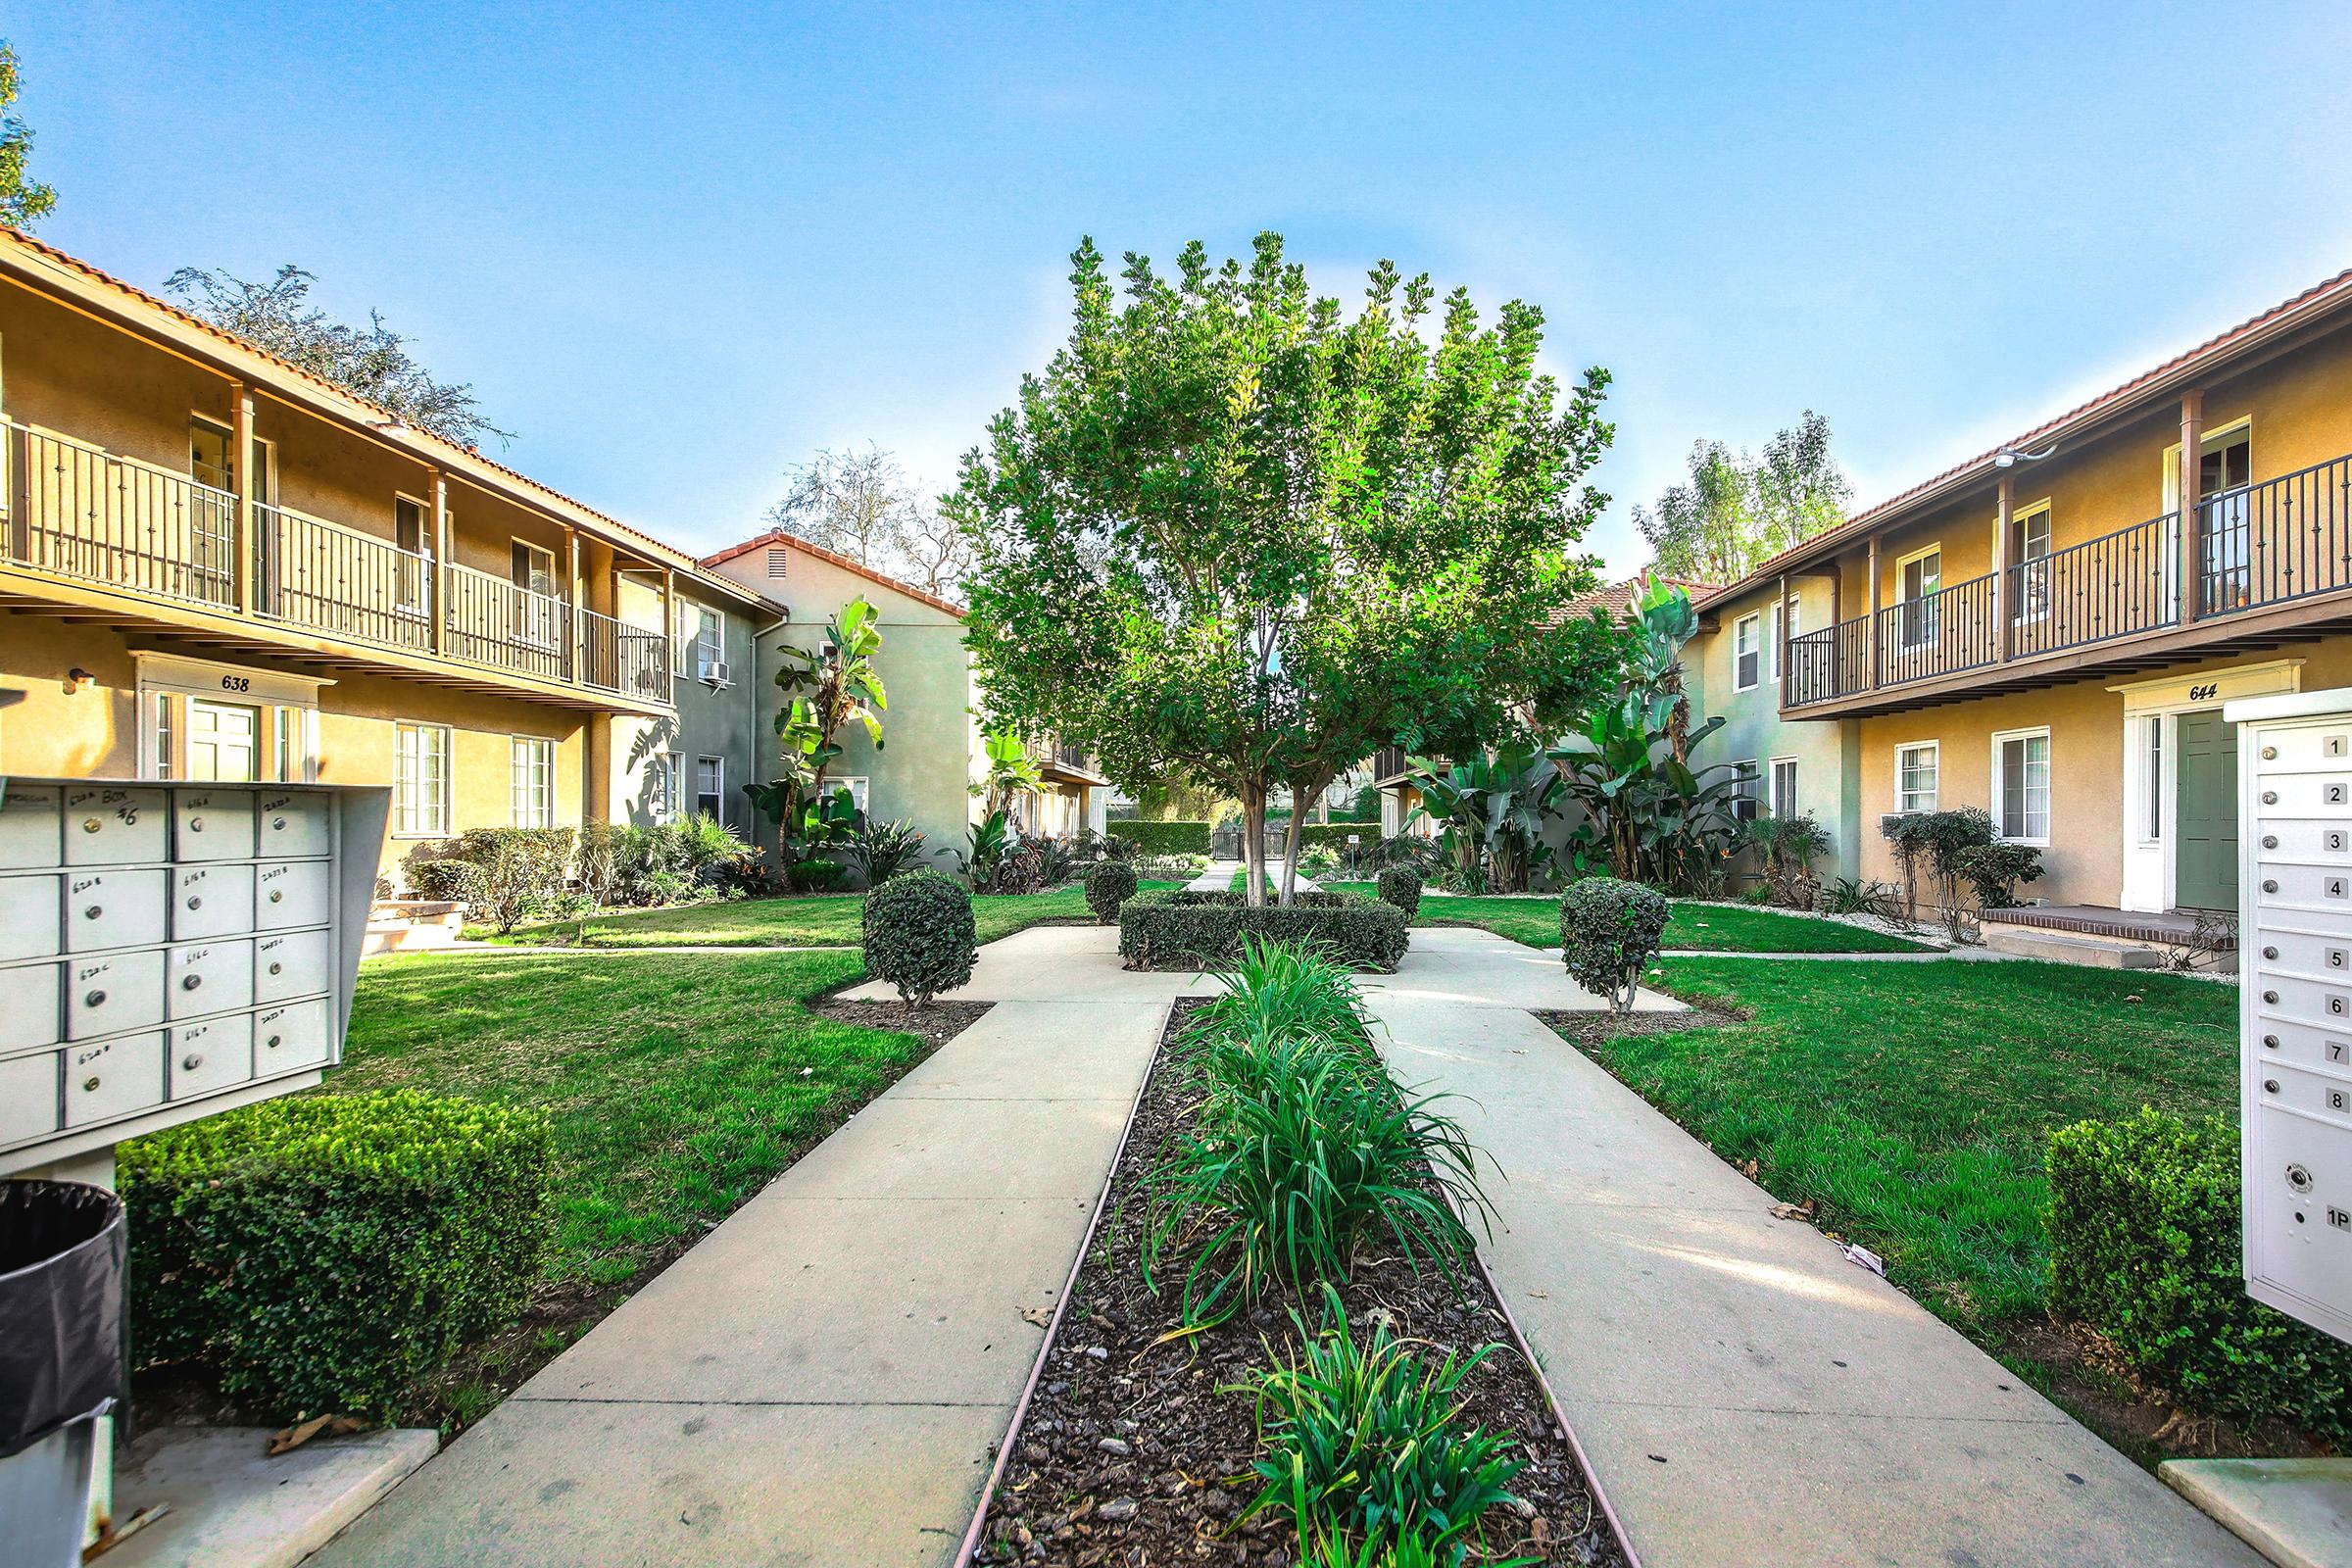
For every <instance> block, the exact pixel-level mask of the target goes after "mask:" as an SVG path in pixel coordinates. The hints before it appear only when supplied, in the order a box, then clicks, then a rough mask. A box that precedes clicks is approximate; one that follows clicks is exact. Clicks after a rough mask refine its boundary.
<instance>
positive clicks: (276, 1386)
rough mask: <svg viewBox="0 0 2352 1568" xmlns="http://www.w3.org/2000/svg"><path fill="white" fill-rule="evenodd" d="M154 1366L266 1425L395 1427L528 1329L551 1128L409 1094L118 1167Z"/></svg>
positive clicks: (549, 1180) (324, 1098) (141, 1352)
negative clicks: (344, 1421)
mask: <svg viewBox="0 0 2352 1568" xmlns="http://www.w3.org/2000/svg"><path fill="white" fill-rule="evenodd" d="M119 1156H120V1160H121V1174H120V1186H121V1189H122V1193H123V1201H124V1202H125V1203H127V1204H128V1205H129V1209H130V1278H131V1292H132V1310H131V1324H132V1330H133V1335H134V1348H135V1351H136V1354H137V1356H138V1360H139V1362H140V1363H141V1364H142V1365H144V1364H148V1363H153V1362H159V1361H201V1362H204V1363H206V1364H208V1365H210V1366H212V1367H213V1368H214V1369H215V1370H216V1371H217V1372H218V1373H219V1375H220V1379H221V1389H222V1391H223V1392H225V1393H227V1394H230V1395H233V1396H236V1397H239V1398H241V1399H245V1400H248V1401H251V1402H252V1403H253V1404H255V1405H256V1406H258V1407H261V1408H262V1409H265V1410H267V1411H268V1412H269V1413H270V1416H272V1417H273V1418H279V1419H284V1420H289V1421H290V1420H299V1419H302V1418H304V1417H306V1416H311V1415H322V1414H326V1413H328V1412H330V1411H331V1412H336V1413H341V1414H346V1415H362V1416H387V1415H391V1414H394V1413H395V1412H397V1411H398V1410H399V1408H400V1407H401V1405H402V1403H403V1402H404V1400H405V1399H407V1398H408V1397H410V1395H411V1393H412V1391H413V1390H415V1388H416V1387H417V1384H418V1383H419V1382H421V1381H422V1380H424V1379H426V1378H429V1377H430V1376H431V1375H432V1374H433V1373H434V1372H436V1371H438V1370H439V1369H440V1367H441V1366H442V1364H443V1363H444V1362H446V1361H447V1360H448V1359H449V1357H450V1356H451V1355H452V1354H454V1353H455V1352H456V1351H457V1350H458V1348H460V1347H461V1346H463V1345H465V1344H466V1343H467V1342H468V1341H470V1340H473V1339H477V1338H479V1337H480V1336H482V1335H484V1334H487V1333H489V1332H491V1331H492V1330H495V1329H499V1328H503V1327H505V1326H506V1325H507V1324H509V1323H512V1322H513V1321H515V1318H517V1317H518V1316H520V1315H521V1312H522V1308H523V1303H524V1299H525V1298H526V1297H527V1295H528V1294H529V1291H530V1287H531V1284H532V1282H533V1281H534V1280H536V1279H537V1278H538V1275H539V1269H540V1264H541V1261H542V1258H543V1256H544V1253H545V1251H546V1248H547V1240H548V1236H549V1234H550V1229H551V1226H552V1224H553V1216H552V1208H553V1198H554V1191H555V1170H554V1139H553V1135H552V1134H551V1133H550V1131H549V1127H548V1120H547V1117H546V1116H545V1115H544V1114H543V1113H542V1112H540V1111H537V1110H533V1109H527V1108H519V1107H515V1106H507V1105H494V1104H486V1103H480V1102H476V1101H470V1100H457V1099H451V1098H448V1097H445V1096H441V1095H430V1094H426V1093H424V1092H422V1091H421V1090H414V1089H410V1090H399V1091H394V1092H390V1093H379V1094H365V1095H303V1096H297V1097H294V1098H291V1099H286V1100H272V1101H267V1102H264V1103H261V1104H258V1105H252V1106H248V1107H245V1108H243V1109H240V1110H231V1111H225V1112H223V1113H221V1114H220V1115H218V1116H208V1117H206V1118H205V1119H203V1120H202V1121H194V1122H189V1123H187V1124H185V1125H183V1126H179V1127H173V1128H171V1129H168V1130H167V1131H164V1132H160V1133H154V1134H151V1135H149V1136H148V1137H145V1138H139V1139H133V1140H132V1141H131V1142H129V1143H126V1144H123V1146H122V1147H121V1149H120V1150H119Z"/></svg>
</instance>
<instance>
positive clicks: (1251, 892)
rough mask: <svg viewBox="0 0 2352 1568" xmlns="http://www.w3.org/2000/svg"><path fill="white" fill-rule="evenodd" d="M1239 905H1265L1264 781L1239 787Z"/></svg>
mask: <svg viewBox="0 0 2352 1568" xmlns="http://www.w3.org/2000/svg"><path fill="white" fill-rule="evenodd" d="M1242 869H1243V871H1244V872H1245V873H1246V874H1245V875H1244V876H1243V878H1242V882H1243V890H1242V902H1243V903H1244V904H1247V905H1248V906H1250V907H1251V908H1252V909H1262V908H1264V907H1265V905H1266V884H1265V875H1266V786H1265V781H1264V780H1263V779H1250V780H1249V781H1247V782H1245V783H1244V784H1243V785H1242Z"/></svg>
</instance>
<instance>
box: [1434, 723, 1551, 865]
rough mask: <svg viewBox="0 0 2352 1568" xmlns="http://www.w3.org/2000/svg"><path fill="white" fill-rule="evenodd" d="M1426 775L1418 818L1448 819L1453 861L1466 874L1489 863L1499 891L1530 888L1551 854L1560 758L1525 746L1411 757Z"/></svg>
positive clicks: (1444, 820)
mask: <svg viewBox="0 0 2352 1568" xmlns="http://www.w3.org/2000/svg"><path fill="white" fill-rule="evenodd" d="M1412 766H1413V767H1414V768H1416V769H1417V770H1418V771H1419V772H1420V774H1421V777H1420V780H1419V787H1420V791H1421V805H1420V806H1419V807H1417V808H1416V809H1415V810H1414V813H1413V815H1414V818H1415V820H1419V819H1421V818H1423V817H1427V818H1428V819H1430V820H1433V821H1438V822H1443V823H1444V824H1445V825H1446V826H1445V835H1444V836H1445V838H1446V840H1447V842H1448V847H1449V848H1450V849H1451V850H1452V853H1453V856H1454V865H1455V868H1456V869H1457V870H1458V871H1460V872H1461V873H1462V874H1463V875H1464V877H1465V878H1476V877H1477V875H1478V874H1479V872H1480V870H1481V869H1482V867H1483V869H1484V871H1485V876H1486V885H1487V887H1488V889H1489V891H1491V892H1495V893H1524V892H1525V891H1527V885H1528V881H1529V878H1530V877H1531V876H1532V875H1533V873H1534V872H1535V870H1536V868H1537V867H1538V866H1540V865H1541V864H1542V863H1543V862H1544V859H1545V858H1547V857H1548V856H1549V855H1550V853H1551V851H1550V848H1549V847H1548V846H1547V845H1545V844H1544V824H1545V823H1546V822H1547V821H1549V820H1550V819H1551V817H1552V816H1553V815H1555V814H1556V811H1555V809H1554V807H1555V803H1556V802H1557V801H1558V799H1559V796H1560V791H1561V789H1562V787H1563V780H1562V778H1561V775H1560V769H1559V765H1558V763H1556V762H1555V761H1553V760H1552V759H1550V758H1549V757H1546V756H1544V754H1543V753H1541V752H1538V751H1536V750H1534V749H1533V748H1531V747H1525V746H1506V747H1504V748H1503V749H1501V750H1500V751H1497V752H1495V754H1494V755H1493V756H1492V757H1490V756H1488V755H1486V754H1484V753H1479V754H1475V755H1473V756H1471V757H1469V758H1466V759H1464V760H1461V761H1459V762H1455V763H1454V764H1453V765H1452V766H1450V767H1445V768H1441V767H1439V766H1438V765H1437V764H1436V763H1434V762H1431V761H1429V760H1427V759H1425V758H1418V757H1416V758H1414V759H1412Z"/></svg>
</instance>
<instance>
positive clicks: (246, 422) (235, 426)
mask: <svg viewBox="0 0 2352 1568" xmlns="http://www.w3.org/2000/svg"><path fill="white" fill-rule="evenodd" d="M228 396H229V418H228V424H229V431H230V434H229V438H228V440H229V459H228V482H229V486H230V489H231V491H232V493H233V494H234V495H235V496H236V500H235V501H233V502H232V503H230V505H231V506H233V507H234V508H235V509H236V515H235V517H234V518H233V519H232V520H231V522H230V523H229V529H228V550H229V572H230V575H231V576H233V577H234V578H235V579H236V584H237V613H238V614H240V615H250V614H252V613H253V576H254V567H255V565H256V564H258V563H259V562H260V560H261V528H260V526H259V524H260V521H261V519H260V518H259V517H257V516H255V515H254V511H253V503H254V500H255V494H254V484H253V478H254V475H253V396H252V394H251V393H249V392H247V391H246V390H245V383H244V382H242V381H231V382H229V383H228Z"/></svg>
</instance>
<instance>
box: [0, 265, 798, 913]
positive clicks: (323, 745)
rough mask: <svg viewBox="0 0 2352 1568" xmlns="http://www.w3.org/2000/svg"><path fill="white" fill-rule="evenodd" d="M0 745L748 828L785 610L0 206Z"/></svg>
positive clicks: (434, 806) (438, 830) (467, 809)
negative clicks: (755, 667) (203, 316)
mask: <svg viewBox="0 0 2352 1568" xmlns="http://www.w3.org/2000/svg"><path fill="white" fill-rule="evenodd" d="M0 436H4V437H5V440H4V443H0V517H4V519H5V526H4V530H0V770H4V771H6V772H10V773H25V774H64V775H76V776H111V777H140V778H154V779H163V778H187V779H235V780H254V781H265V782H266V781H270V780H281V779H283V780H316V781H319V782H326V783H377V784H391V785H393V786H394V788H395V802H394V810H393V820H392V825H391V834H390V837H389V838H388V840H387V842H386V845H385V848H384V854H383V866H382V869H383V874H384V875H385V876H386V877H388V878H390V879H392V880H393V881H394V882H396V883H397V882H398V880H399V878H400V875H401V871H400V863H399V862H400V860H401V858H403V857H404V856H405V855H406V854H408V853H409V851H410V850H412V849H413V848H414V847H415V846H416V845H417V844H418V843H421V842H424V841H427V840H430V839H435V838H440V837H445V836H448V835H450V834H454V833H458V832H461V831H464V830H465V829H466V828H469V827H475V826H508V825H513V826H524V827H533V826H563V825H571V824H577V823H578V822H580V821H582V820H583V819H589V820H611V821H639V822H652V821H660V820H663V819H665V818H668V817H671V816H674V815H676V814H678V813H680V812H682V811H690V810H694V809H698V808H700V809H708V810H712V811H714V812H715V814H718V815H721V816H723V817H725V818H727V819H728V820H729V821H731V822H735V823H737V824H738V825H748V823H747V822H746V806H745V803H744V801H743V800H742V797H741V794H740V790H739V789H738V788H737V786H738V784H739V783H740V781H741V780H742V779H745V778H748V777H750V776H751V774H752V771H753V770H754V768H755V767H757V766H758V765H759V763H760V758H761V755H762V754H761V750H760V746H759V737H760V735H762V734H763V733H765V731H766V728H767V718H766V712H767V705H768V704H769V702H770V701H771V694H770V693H768V692H763V691H762V690H761V689H760V686H759V685H758V683H757V681H756V680H754V679H752V678H750V676H751V675H753V674H756V672H755V671H751V670H750V667H749V666H751V665H752V664H753V663H754V662H756V661H755V658H754V656H753V654H752V648H753V636H754V633H755V632H756V631H757V630H758V629H759V628H760V626H761V625H763V624H770V623H774V622H778V621H780V620H781V619H782V617H783V615H784V611H783V609H782V607H781V606H779V605H776V604H774V603H772V602H771V601H769V600H768V599H767V598H766V597H765V596H764V595H763V594H761V593H760V592H759V591H758V590H756V589H753V588H749V587H747V586H745V585H743V584H740V583H737V582H733V581H730V580H729V579H727V578H725V577H723V576H720V575H718V574H716V573H711V572H706V571H704V570H703V569H702V568H701V566H700V565H698V564H697V563H696V562H695V561H694V560H693V558H692V557H690V556H688V555H685V554H684V553H682V552H679V551H677V550H675V549H672V548H671V547H669V546H667V545H665V544H662V542H660V541H659V540H656V539H654V538H651V537H649V536H648V535H646V534H644V533H641V532H639V531H638V530H636V529H633V528H630V527H628V526H626V525H624V524H622V523H620V522H617V521H615V520H614V519H613V518H611V517H608V516H606V515H603V514H601V513H598V512H595V511H593V510H592V509H590V508H588V507H585V506H583V505H581V504H580V503H578V502H576V501H573V500H571V499H569V498H567V497H564V496H562V495H559V494H558V493H556V492H555V491H553V490H550V489H548V488H547V487H545V486H544V485H541V484H538V483H536V482H535V481H533V480H531V479H529V478H526V477H525V476H523V475H521V474H519V473H516V472H515V471H513V470H512V469H509V468H507V467H504V466H501V465H499V464H497V463H494V462H492V461H491V460H489V459H488V458H485V457H484V456H482V455H481V454H479V453H477V452H471V451H467V450H466V449H464V448H461V447H458V446H455V445H453V444H451V443H449V442H446V441H443V440H441V439H439V438H438V437H435V436H433V435H430V434H428V433H425V432H423V431H420V430H417V429H415V428H412V427H410V426H408V425H406V424H404V423H403V422H402V421H401V420H399V419H397V418H395V417H392V416H390V415H389V414H387V413H386V412H385V411H383V410H381V409H379V408H376V407H374V406H372V405H370V404H368V403H366V402H363V401H361V400H359V399H356V398H354V397H352V396H350V395H348V394H346V393H344V392H342V391H340V390H339V389H337V388H335V387H333V386H331V385H329V384H328V383H326V382H324V381H321V380H319V379H318V378H316V377H314V376H312V375H310V374H308V373H306V372H305V371H303V370H301V369H299V368H296V367H294V366H292V365H289V364H287V363H285V362H283V361H280V360H278V359H276V358H274V357H272V356H270V355H269V354H266V353H263V352H261V351H260V350H258V349H256V348H254V347H253V346H252V345H250V344H248V343H245V342H244V341H242V340H240V339H238V338H235V337H232V336H230V335H228V334H226V333H223V332H221V331H219V330H217V329H215V328H213V327H211V326H209V325H207V324H206V323H204V322H202V321H200V320H198V319H195V318H193V317H191V316H188V315H187V314H185V313H183V312H181V311H178V310H176V309H174V308H173V307H172V306H170V305H168V304H166V303H164V302H163V301H160V300H157V299H155V298H153V297H151V296H149V295H147V294H145V293H143V292H142V291H140V290H138V289H136V288H134V287H132V286H130V285H128V284H126V283H123V282H122V281H120V280H118V279H116V278H113V277H110V276H108V275H107V274H105V273H104V272H101V271H99V270H97V269H95V268H92V267H90V266H88V265H87V264H85V263H82V262H79V261H76V260H74V259H73V258H72V257H69V256H67V255H65V254H63V253H62V252H59V251H56V250H54V249H52V248H50V247H48V246H45V245H42V244H40V243H39V242H37V241H34V240H32V239H29V238H27V237H25V236H24V235H22V234H17V233H14V232H12V231H6V230H0Z"/></svg>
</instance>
